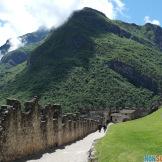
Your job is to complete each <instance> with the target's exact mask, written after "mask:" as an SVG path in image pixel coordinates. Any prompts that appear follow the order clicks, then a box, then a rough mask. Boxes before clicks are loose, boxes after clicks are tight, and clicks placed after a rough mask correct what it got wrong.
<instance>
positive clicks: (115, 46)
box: [0, 8, 162, 111]
mask: <svg viewBox="0 0 162 162" xmlns="http://www.w3.org/2000/svg"><path fill="white" fill-rule="evenodd" d="M161 63H162V52H161V51H160V49H159V48H157V46H154V43H153V42H152V40H148V38H145V37H144V35H141V36H139V35H138V34H134V32H133V31H132V33H131V32H128V30H126V29H125V28H124V27H122V28H121V27H120V25H118V24H117V22H116V21H111V20H109V19H108V18H106V17H105V16H104V15H103V14H102V13H100V12H98V11H96V10H92V9H89V8H85V9H84V10H81V11H78V12H75V13H74V14H73V16H72V17H71V18H69V20H68V21H67V22H66V23H65V24H64V25H63V26H61V27H59V28H58V29H56V30H54V31H53V32H52V34H51V35H50V36H49V37H48V38H47V40H46V41H45V42H44V43H43V44H42V45H40V46H39V47H38V48H36V49H35V50H34V51H33V52H31V54H30V58H29V60H28V64H27V65H26V64H22V65H19V66H18V67H15V68H14V69H13V70H12V75H11V76H13V77H11V78H9V79H6V76H7V75H5V76H4V77H2V81H1V85H2V88H1V89H0V100H1V101H3V99H4V98H5V97H14V98H18V99H20V100H27V99H29V98H31V97H32V96H34V95H38V96H40V99H41V103H43V104H47V103H48V102H51V103H60V104H61V105H62V106H63V109H64V111H76V110H78V109H86V108H105V107H112V106H113V107H115V106H117V107H121V106H122V107H125V106H128V107H132V106H134V107H137V108H138V107H145V108H149V105H150V104H151V103H152V102H154V101H155V100H158V99H159V98H160V92H161V90H162V84H161V83H162V64H161ZM0 66H3V65H0ZM17 68H18V69H19V68H20V69H21V68H22V69H21V70H17ZM1 73H4V72H3V70H2V71H0V75H1ZM5 73H6V71H5Z"/></svg>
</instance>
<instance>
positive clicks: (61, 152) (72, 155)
mask: <svg viewBox="0 0 162 162" xmlns="http://www.w3.org/2000/svg"><path fill="white" fill-rule="evenodd" d="M104 134H105V133H104V132H103V130H102V132H101V133H99V132H95V133H92V134H90V135H88V136H87V137H85V138H84V139H82V140H80V141H77V142H76V143H73V144H71V145H68V146H65V148H64V149H57V150H56V151H55V152H53V153H46V154H44V155H43V156H42V157H41V158H40V159H38V160H30V161H27V162H87V159H88V151H89V150H90V148H91V146H92V143H93V141H94V140H96V139H99V138H102V137H103V136H104Z"/></svg>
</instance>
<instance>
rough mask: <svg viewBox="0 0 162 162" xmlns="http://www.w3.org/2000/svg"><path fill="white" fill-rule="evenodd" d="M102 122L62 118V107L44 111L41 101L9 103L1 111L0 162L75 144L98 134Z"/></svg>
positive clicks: (50, 106)
mask: <svg viewBox="0 0 162 162" xmlns="http://www.w3.org/2000/svg"><path fill="white" fill-rule="evenodd" d="M97 128H98V121H95V120H92V119H88V118H83V117H80V115H79V114H62V109H61V106H60V105H50V104H49V105H47V106H45V107H42V106H41V105H39V103H38V98H37V97H34V98H33V99H32V100H30V101H28V102H25V104H24V109H23V111H22V106H21V103H20V102H19V101H18V100H15V99H7V102H6V105H3V106H1V109H0V162H7V161H13V160H15V159H19V158H23V157H25V156H29V155H32V154H36V153H39V152H43V151H45V150H47V149H50V148H53V147H58V146H61V145H65V144H68V143H70V142H74V141H76V140H78V139H81V138H83V137H85V136H86V135H88V134H90V133H92V132H94V131H96V130H97Z"/></svg>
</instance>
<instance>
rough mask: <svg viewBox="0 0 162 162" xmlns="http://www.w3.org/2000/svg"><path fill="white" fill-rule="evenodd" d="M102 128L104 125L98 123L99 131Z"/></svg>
mask: <svg viewBox="0 0 162 162" xmlns="http://www.w3.org/2000/svg"><path fill="white" fill-rule="evenodd" d="M101 129H102V125H101V124H99V125H98V131H99V132H101Z"/></svg>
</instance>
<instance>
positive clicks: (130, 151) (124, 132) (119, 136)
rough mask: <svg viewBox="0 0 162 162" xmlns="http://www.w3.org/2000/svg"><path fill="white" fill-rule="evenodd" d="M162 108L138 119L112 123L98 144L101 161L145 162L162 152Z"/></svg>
mask: <svg viewBox="0 0 162 162" xmlns="http://www.w3.org/2000/svg"><path fill="white" fill-rule="evenodd" d="M161 126H162V109H159V110H158V111H157V112H155V113H153V114H151V115H149V116H147V117H144V118H141V119H137V120H133V121H130V122H125V123H119V124H115V125H112V126H111V127H110V129H109V131H108V133H107V135H106V136H105V137H104V138H103V139H102V140H100V141H99V142H98V143H97V145H96V150H97V155H98V158H99V162H143V160H144V156H145V155H161V154H162V147H161V143H162V129H161Z"/></svg>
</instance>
